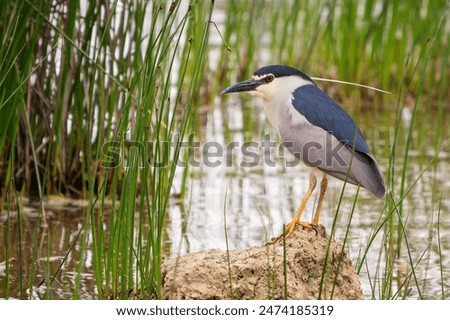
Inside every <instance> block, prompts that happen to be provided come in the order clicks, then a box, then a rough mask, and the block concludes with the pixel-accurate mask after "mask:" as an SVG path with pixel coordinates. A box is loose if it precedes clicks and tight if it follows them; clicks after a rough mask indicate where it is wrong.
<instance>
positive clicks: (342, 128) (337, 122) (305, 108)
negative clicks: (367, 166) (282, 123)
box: [292, 84, 370, 153]
mask: <svg viewBox="0 0 450 320" xmlns="http://www.w3.org/2000/svg"><path fill="white" fill-rule="evenodd" d="M293 97H294V99H293V101H292V103H293V105H294V107H295V109H296V110H297V111H298V112H300V113H301V114H302V115H303V116H304V117H305V118H306V119H307V120H308V121H309V122H310V123H312V124H313V125H315V126H318V127H321V128H322V129H324V130H325V131H328V132H330V133H331V134H333V135H334V136H335V137H336V138H337V139H338V140H339V141H341V142H342V143H344V144H346V145H347V146H348V147H349V148H350V149H353V148H354V149H355V150H356V151H358V152H362V153H370V148H369V146H368V145H367V143H366V141H365V139H364V136H363V134H362V133H361V131H360V130H359V128H358V127H357V126H356V124H355V122H354V121H353V119H352V118H351V117H350V116H349V114H348V113H347V112H346V111H345V110H343V109H342V108H341V107H340V106H339V105H338V104H337V103H336V102H335V101H334V100H333V99H331V98H330V97H329V96H327V95H326V94H325V93H324V92H323V91H322V90H320V89H319V88H318V87H316V86H315V85H314V84H311V85H305V86H301V87H299V88H298V89H296V90H295V91H294V92H293ZM355 133H356V139H355ZM354 142H355V143H354Z"/></svg>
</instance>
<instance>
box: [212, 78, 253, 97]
mask: <svg viewBox="0 0 450 320" xmlns="http://www.w3.org/2000/svg"><path fill="white" fill-rule="evenodd" d="M261 84H262V81H261V80H253V79H249V80H245V81H242V82H239V83H236V84H234V85H232V86H229V87H228V88H226V89H225V90H223V91H222V92H221V93H220V94H226V93H232V92H245V91H255V90H256V88H257V87H259V86H260V85H261Z"/></svg>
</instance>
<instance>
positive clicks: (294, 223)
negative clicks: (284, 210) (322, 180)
mask: <svg viewBox="0 0 450 320" xmlns="http://www.w3.org/2000/svg"><path fill="white" fill-rule="evenodd" d="M316 185H317V179H316V176H315V175H314V173H312V172H311V173H310V175H309V187H308V191H306V194H305V196H304V197H303V199H302V201H301V202H300V205H299V206H298V209H297V211H296V213H295V216H294V219H292V221H291V222H289V223H288V224H287V225H286V238H287V237H289V235H290V234H291V233H292V232H293V231H294V229H295V227H296V226H297V225H300V226H302V227H305V228H308V229H312V227H311V226H310V225H309V224H308V223H305V222H302V221H301V220H300V219H301V217H302V214H303V211H304V210H305V207H306V204H307V203H308V200H309V198H311V194H312V193H313V191H314V189H315V188H316ZM282 237H283V235H280V236H279V237H277V238H275V239H273V240H272V242H271V243H274V242H276V241H278V240H280V239H281V238H282Z"/></svg>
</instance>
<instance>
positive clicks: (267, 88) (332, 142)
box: [222, 65, 386, 236]
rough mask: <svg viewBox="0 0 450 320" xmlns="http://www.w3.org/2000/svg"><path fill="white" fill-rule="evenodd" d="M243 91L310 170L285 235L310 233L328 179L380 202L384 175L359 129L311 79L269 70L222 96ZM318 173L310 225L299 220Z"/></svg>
mask: <svg viewBox="0 0 450 320" xmlns="http://www.w3.org/2000/svg"><path fill="white" fill-rule="evenodd" d="M244 91H246V92H250V93H254V94H257V95H260V96H262V98H263V100H264V110H265V112H266V115H267V117H268V119H269V121H270V123H271V124H272V125H273V126H274V128H275V130H276V131H277V133H278V135H279V137H280V138H281V140H282V141H283V144H284V146H285V147H286V148H287V149H288V150H289V151H290V152H291V153H293V154H294V156H295V157H296V158H298V159H299V160H301V161H302V162H303V163H305V164H306V165H307V166H308V167H310V168H311V172H310V175H309V188H308V190H307V192H306V195H305V196H304V198H303V199H302V201H301V202H300V205H299V207H298V209H297V212H296V214H295V216H294V219H293V220H292V221H291V222H290V223H289V224H288V225H287V226H286V235H287V236H289V235H290V234H291V233H292V231H293V230H294V229H295V226H296V225H301V226H303V227H306V228H308V229H311V228H312V226H317V225H318V223H319V216H320V209H321V207H322V204H323V199H324V196H325V192H326V189H327V175H330V176H333V177H335V178H338V179H341V180H344V181H347V182H349V183H352V184H354V185H358V186H362V187H364V188H366V189H367V190H369V191H370V192H371V193H373V194H374V195H375V196H377V197H378V198H382V197H384V195H385V193H386V185H385V183H384V179H383V175H382V174H381V171H380V168H379V166H378V164H377V162H376V160H375V158H374V156H373V155H372V153H371V152H370V148H369V146H368V145H367V143H366V141H365V140H364V137H363V135H362V133H361V131H360V129H359V128H358V126H357V125H356V124H355V122H354V121H353V119H352V118H351V117H350V116H349V115H348V114H347V112H345V111H344V110H343V109H342V108H341V107H340V106H339V105H338V104H337V103H336V102H335V101H334V100H332V99H331V98H330V97H328V96H327V95H326V94H325V93H324V92H323V91H322V90H320V89H319V88H318V87H317V86H316V85H315V83H314V82H313V81H312V80H311V78H310V77H308V76H307V75H306V74H304V73H303V72H301V71H299V70H297V69H295V68H291V67H287V66H281V65H273V66H267V67H262V68H260V69H258V70H257V71H256V72H255V73H254V74H253V76H252V77H251V79H249V80H246V81H242V82H239V83H237V84H235V85H232V86H230V87H228V88H226V89H225V90H224V91H222V94H225V93H231V92H244ZM318 174H320V175H322V181H321V183H320V195H319V201H318V203H317V209H316V212H315V214H314V217H313V219H312V222H311V224H307V223H304V222H302V221H301V220H300V219H301V216H302V213H303V211H304V209H305V207H306V204H307V203H308V200H309V198H310V197H311V194H312V192H313V191H314V189H315V187H316V184H317V179H316V175H318Z"/></svg>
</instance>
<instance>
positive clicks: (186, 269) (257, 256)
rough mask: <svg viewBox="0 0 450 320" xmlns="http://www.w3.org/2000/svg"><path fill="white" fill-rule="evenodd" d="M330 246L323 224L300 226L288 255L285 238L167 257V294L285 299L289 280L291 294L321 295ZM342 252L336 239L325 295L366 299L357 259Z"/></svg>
mask: <svg viewBox="0 0 450 320" xmlns="http://www.w3.org/2000/svg"><path fill="white" fill-rule="evenodd" d="M326 247H327V238H326V237H325V231H324V229H323V228H320V231H319V233H318V234H316V233H315V232H314V231H306V230H303V229H302V228H297V230H296V231H294V233H293V234H292V235H291V237H290V238H288V239H287V240H286V254H285V255H284V250H283V245H282V241H279V242H278V243H276V244H275V245H263V246H261V247H252V248H249V249H246V250H232V251H230V252H229V255H228V254H227V253H226V252H224V251H222V250H218V249H210V250H205V251H201V252H197V253H192V254H187V255H185V256H182V257H178V258H175V259H172V260H167V261H165V262H164V264H163V269H162V272H163V285H164V290H163V291H164V298H165V299H284V298H285V287H286V286H287V298H288V299H317V298H319V290H320V289H319V288H320V287H321V279H322V273H323V266H324V261H325V256H326ZM341 252H342V247H341V245H339V244H338V243H336V242H335V241H332V243H331V246H330V252H329V255H328V263H327V267H326V274H325V277H324V279H325V280H324V281H323V284H322V293H321V298H322V299H363V298H364V297H363V293H362V289H361V284H360V282H359V279H358V277H357V275H356V273H355V270H354V268H353V265H352V263H351V261H350V259H349V258H348V256H347V254H346V253H345V252H344V253H343V254H341ZM284 256H285V257H286V259H285V260H286V263H284ZM340 257H341V258H340ZM284 268H286V271H287V272H286V274H287V281H285V277H284ZM285 282H287V284H285Z"/></svg>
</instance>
